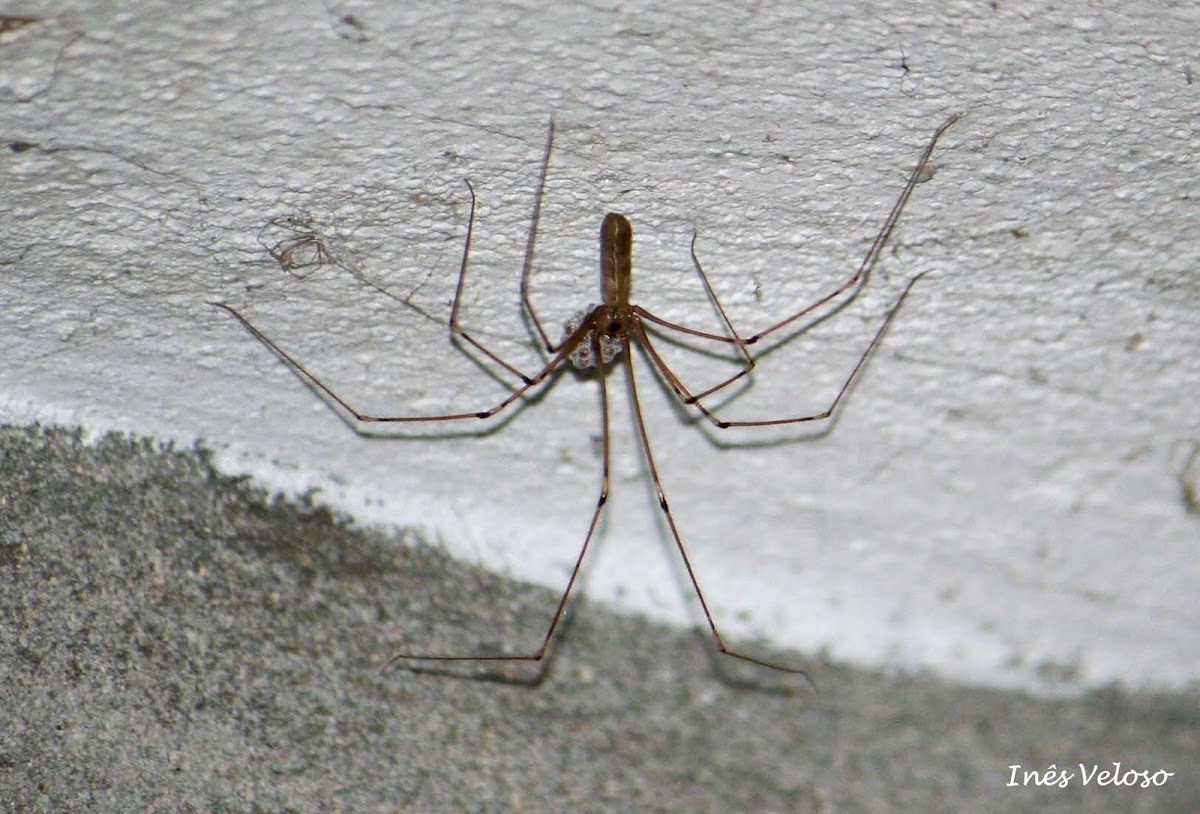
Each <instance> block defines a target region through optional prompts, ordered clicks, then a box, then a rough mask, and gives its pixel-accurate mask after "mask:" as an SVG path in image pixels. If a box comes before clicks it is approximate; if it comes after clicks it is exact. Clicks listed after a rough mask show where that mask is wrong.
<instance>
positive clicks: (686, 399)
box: [632, 321, 753, 423]
mask: <svg viewBox="0 0 1200 814" xmlns="http://www.w3.org/2000/svg"><path fill="white" fill-rule="evenodd" d="M632 331H633V333H634V336H636V337H637V340H638V342H640V343H641V346H642V347H643V348H644V349H645V351H646V355H647V356H649V357H650V361H651V363H652V364H653V366H654V372H655V373H656V374H657V375H658V377H659V378H660V379H661V380H662V381H663V382H665V383H666V385H667V387H669V388H670V389H671V392H672V393H673V394H674V395H675V398H676V399H677V400H678V401H679V403H680V404H682V405H684V406H685V407H688V406H695V407H696V408H697V409H698V410H700V412H701V413H703V414H704V415H705V416H706V417H707V418H708V419H709V420H710V421H713V422H714V423H715V422H716V421H717V419H716V418H714V417H713V415H712V413H711V412H709V409H708V408H707V407H705V406H704V404H703V403H702V402H701V401H699V399H702V398H704V397H706V396H710V395H712V394H713V393H716V392H717V391H718V390H723V389H725V388H726V387H728V386H729V385H731V384H733V383H734V382H736V381H737V380H738V379H740V378H742V377H743V376H745V375H746V374H747V373H749V372H750V371H751V370H752V369H753V367H752V365H751V366H749V367H743V368H741V369H740V370H738V372H737V373H734V374H733V375H732V376H730V377H729V378H727V379H725V380H724V381H722V382H721V383H719V384H717V385H714V386H713V387H710V388H708V389H707V390H705V391H704V392H702V393H700V394H699V395H692V393H691V392H690V391H689V390H688V388H687V385H685V384H684V383H683V380H682V379H680V378H679V376H678V375H677V374H676V373H675V371H673V370H671V368H670V366H669V365H668V364H667V362H666V360H665V359H663V358H662V355H661V354H660V353H659V352H658V349H657V348H655V347H654V343H653V342H652V341H651V340H650V334H649V333H648V332H647V331H646V329H645V328H643V327H642V325H641V323H640V322H636V321H635V322H634V323H633V326H632ZM751 362H753V357H751Z"/></svg>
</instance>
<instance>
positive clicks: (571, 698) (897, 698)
mask: <svg viewBox="0 0 1200 814" xmlns="http://www.w3.org/2000/svg"><path fill="white" fill-rule="evenodd" d="M553 601H554V597H553V596H552V595H551V594H550V593H549V592H547V591H545V590H542V589H536V588H531V587H528V586H525V585H521V584H514V583H511V582H507V581H505V580H504V579H501V578H499V577H497V576H494V575H491V574H488V573H485V572H482V571H480V570H478V569H476V568H472V567H468V566H464V565H462V564H459V563H456V562H454V561H451V560H449V559H448V558H447V557H445V556H444V555H442V554H440V553H439V551H438V550H437V549H436V548H435V547H433V546H430V545H427V544H425V543H423V542H422V541H420V540H418V539H415V538H414V537H413V536H411V535H406V534H396V535H392V536H389V535H385V534H382V533H380V532H377V531H364V530H361V529H356V528H354V527H353V526H351V525H350V524H348V523H346V522H344V521H342V520H340V519H338V518H336V517H334V516H331V515H330V513H329V512H328V511H326V510H323V509H322V508H320V507H319V506H317V505H289V504H284V503H281V502H278V501H272V500H271V499H270V498H269V497H268V496H265V495H263V494H261V493H258V492H255V491H254V490H252V489H250V488H248V487H247V486H246V484H245V483H243V482H238V481H231V480H229V479H227V478H224V477H222V476H221V475H219V474H217V473H216V472H214V471H213V470H212V469H211V468H210V467H209V466H208V465H207V464H206V462H205V458H204V454H203V453H202V452H200V453H199V454H197V453H196V452H194V451H177V450H170V449H162V448H159V447H158V446H156V444H155V443H153V442H151V441H145V440H129V439H125V438H120V437H113V436H110V437H107V438H105V439H103V440H101V441H99V442H98V443H96V444H94V445H91V444H87V443H83V442H81V440H80V438H79V437H78V435H76V434H72V433H71V432H67V431H63V430H43V429H41V428H37V427H33V428H30V427H9V428H3V429H0V606H2V608H0V811H4V812H56V813H57V812H75V811H88V812H122V814H124V813H125V812H132V811H189V812H190V811H205V812H218V811H247V812H248V811H264V812H265V811H270V812H277V811H278V812H283V811H287V812H290V811H296V812H299V811H347V812H349V811H353V812H392V811H420V812H441V811H580V812H586V811H632V810H637V811H688V812H694V811H722V812H727V811H753V812H858V811H862V812H876V811H912V812H917V811H920V812H938V811H954V812H992V811H995V812H1001V811H1002V812H1012V811H1027V812H1032V811H1037V812H1042V811H1046V812H1077V811H1087V812H1109V811H1112V812H1180V813H1181V814H1182V813H1183V812H1194V811H1197V810H1200V781H1198V779H1197V771H1196V768H1197V765H1200V713H1198V711H1197V710H1198V704H1197V697H1196V696H1195V695H1189V696H1155V697H1146V696H1140V695H1130V694H1127V693H1124V692H1122V691H1120V690H1117V689H1112V690H1106V691H1104V692H1101V693H1098V694H1094V695H1092V696H1090V697H1087V698H1084V699H1078V700H1045V699H1037V698H1033V697H1029V696H1025V695H1020V694H1006V693H1001V692H996V691H987V690H979V689H972V688H968V687H962V686H955V685H952V684H948V683H945V682H943V681H939V680H937V679H934V678H931V677H928V676H909V675H892V676H887V675H880V674H875V673H867V672H856V671H851V670H847V669H845V668H843V667H839V666H837V665H832V664H827V663H822V662H821V660H820V659H819V658H818V657H817V656H813V655H811V654H810V655H796V654H792V657H793V658H798V659H801V660H802V661H804V662H805V663H810V664H812V673H813V678H814V680H815V681H816V683H817V685H818V687H819V692H817V693H815V694H814V693H813V692H811V691H808V690H805V689H804V688H803V687H801V688H798V689H797V691H795V692H787V691H786V690H788V689H790V688H789V687H786V686H782V687H781V686H779V685H778V682H777V681H776V680H775V679H773V678H772V677H770V676H757V677H756V676H753V675H751V676H740V678H741V679H749V680H748V681H743V680H730V677H729V676H727V675H723V674H722V673H720V672H718V671H716V670H715V669H714V667H713V665H712V664H711V663H710V660H709V659H708V658H706V653H707V652H708V648H709V643H708V642H707V641H705V640H704V639H702V638H700V637H698V636H695V635H691V634H687V633H679V632H677V631H672V630H669V629H666V628H663V627H659V626H655V625H651V624H648V623H646V622H643V621H640V620H638V619H630V618H624V617H619V616H615V615H612V614H611V613H609V612H607V611H606V610H605V609H603V608H601V607H597V606H594V605H589V604H587V603H586V602H584V603H582V604H581V605H580V606H579V607H578V609H577V611H576V613H575V614H574V615H573V617H572V621H571V624H570V625H569V626H568V627H567V629H566V630H564V631H563V633H562V635H561V637H560V639H559V641H558V642H557V647H556V649H555V651H554V658H553V660H552V663H551V664H550V665H549V669H548V671H547V673H546V675H545V677H544V680H543V681H541V682H540V683H539V684H536V685H533V686H525V685H522V684H519V683H513V682H508V683H506V682H504V681H494V680H479V679H476V678H463V677H449V676H445V675H433V674H416V673H413V672H410V671H407V670H403V669H395V668H393V669H391V670H387V671H382V670H381V667H382V665H383V664H384V663H385V662H386V661H387V659H388V658H389V656H390V655H391V654H393V653H394V652H396V650H397V649H398V647H399V644H400V643H401V642H404V643H406V645H407V646H412V647H418V646H419V647H422V648H424V647H428V648H430V649H439V648H442V649H462V648H463V647H465V646H468V645H470V644H471V643H478V644H479V645H480V646H504V645H505V644H506V643H508V644H511V643H520V642H535V641H536V640H537V638H538V630H539V628H540V626H541V625H543V624H544V623H545V620H546V619H547V617H548V615H549V612H550V610H551V608H552V606H553ZM1053 621H1054V620H1052V619H1047V620H1046V624H1047V625H1052V624H1053ZM754 684H757V685H758V686H748V685H754ZM1114 761H1120V762H1121V763H1122V765H1123V766H1124V767H1133V768H1137V769H1144V770H1149V771H1150V772H1154V771H1158V770H1163V771H1166V772H1174V776H1173V777H1170V778H1169V779H1167V780H1166V782H1165V785H1163V786H1162V787H1158V788H1153V787H1152V788H1145V789H1143V788H1137V787H1135V788H1124V787H1122V788H1114V787H1112V786H1104V787H1101V786H1098V785H1097V783H1096V781H1095V779H1093V780H1092V782H1091V783H1087V784H1085V783H1084V781H1083V779H1082V777H1080V775H1079V766H1078V764H1080V763H1083V764H1085V765H1086V766H1089V767H1090V766H1091V764H1101V766H1102V768H1103V767H1104V766H1105V765H1106V764H1111V763H1112V762H1114ZM1013 764H1021V765H1022V766H1023V767H1024V768H1026V769H1038V770H1044V769H1046V768H1047V767H1048V766H1049V765H1051V764H1055V765H1056V766H1057V767H1060V768H1067V769H1069V770H1070V771H1071V772H1073V773H1074V775H1075V776H1074V777H1073V778H1072V779H1071V780H1070V781H1069V782H1068V783H1067V784H1066V787H1065V788H1063V787H1059V786H1057V785H1055V786H1052V787H1037V786H1031V785H1024V786H1018V787H1008V786H1007V785H1006V783H1007V781H1008V780H1009V776H1010V769H1009V766H1010V765H1013Z"/></svg>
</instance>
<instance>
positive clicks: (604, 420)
mask: <svg viewBox="0 0 1200 814" xmlns="http://www.w3.org/2000/svg"><path fill="white" fill-rule="evenodd" d="M591 342H592V354H593V356H592V358H594V359H596V361H597V363H598V364H599V365H603V364H604V362H603V357H602V356H601V354H600V342H599V338H598V334H594V335H593V337H592V339H591ZM626 353H627V354H628V350H626ZM596 378H597V379H598V381H599V384H600V427H601V437H602V439H603V442H602V445H603V464H602V475H601V482H600V496H599V497H598V498H597V499H596V508H595V509H593V510H592V519H591V521H590V522H589V523H588V528H587V535H586V536H585V537H584V538H583V545H582V546H581V547H580V549H579V556H577V557H576V558H575V566H574V567H573V568H572V569H571V576H570V578H569V579H568V580H567V587H566V588H564V589H563V592H562V596H561V597H559V600H558V605H557V606H556V607H555V608H554V616H553V617H551V619H550V627H549V628H548V629H547V630H546V636H545V637H544V638H543V639H542V646H541V647H539V648H538V649H537V651H536V652H533V653H525V654H515V655H512V654H510V655H481V656H442V655H434V654H430V653H401V654H399V655H396V656H393V657H392V659H391V661H389V662H388V666H391V665H392V664H394V663H396V662H397V661H535V662H540V661H541V660H542V659H544V658H545V657H546V653H547V652H548V651H549V649H550V642H551V641H552V640H553V639H554V632H555V630H557V629H558V625H559V622H561V621H562V617H563V614H564V613H565V612H566V609H567V601H568V599H569V598H570V596H571V589H572V588H574V587H575V583H576V582H577V581H578V578H579V569H580V568H581V567H583V560H584V558H585V557H586V556H587V552H588V547H589V546H590V545H591V543H592V539H593V538H594V537H595V536H596V528H597V526H599V524H600V516H601V515H602V514H603V512H604V507H605V505H606V504H607V503H608V490H609V480H610V478H609V449H610V444H609V429H608V385H607V383H606V382H605V376H604V370H603V368H602V367H601V368H599V369H598V370H597V376H596ZM385 669H386V668H385Z"/></svg>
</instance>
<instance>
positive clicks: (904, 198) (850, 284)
mask: <svg viewBox="0 0 1200 814" xmlns="http://www.w3.org/2000/svg"><path fill="white" fill-rule="evenodd" d="M962 115H963V114H961V113H955V114H954V115H953V116H951V117H950V118H949V119H947V120H946V121H945V122H943V123H942V126H941V127H939V128H938V129H937V130H935V131H934V133H933V136H932V137H931V138H930V139H929V143H928V144H926V145H925V149H924V150H922V151H921V157H920V158H919V159H917V164H916V166H915V167H913V171H912V172H911V173H910V174H909V176H908V181H907V182H906V183H905V184H904V189H903V190H902V191H901V192H900V197H898V198H897V199H896V202H895V203H894V204H892V211H891V212H890V213H888V216H887V220H885V221H884V222H883V227H882V228H881V229H880V230H879V233H878V234H877V235H875V240H873V241H872V242H871V247H870V248H869V249H868V250H867V254H866V257H864V258H863V261H862V263H860V264H859V266H858V269H857V270H856V271H855V272H854V274H853V275H852V276H851V277H850V278H849V279H848V280H846V281H845V282H843V283H842V284H841V285H839V286H838V287H837V288H835V289H834V290H833V291H831V292H829V293H828V294H826V295H825V296H824V297H821V298H820V299H819V300H817V301H816V302H814V303H812V304H811V305H808V306H806V307H804V308H802V309H800V310H799V311H797V312H796V313H794V314H792V315H791V316H790V317H787V318H786V319H783V320H781V321H779V322H776V323H775V324H774V325H772V326H770V327H769V328H766V329H764V330H761V331H759V332H758V333H756V334H754V335H753V336H749V337H746V339H745V340H744V341H745V344H747V345H753V344H754V343H755V342H758V341H759V340H761V339H763V338H765V337H767V336H769V335H771V334H773V333H775V332H776V331H778V330H780V329H782V328H786V327H787V326H788V325H791V324H792V323H794V322H796V321H797V320H800V319H803V318H804V317H806V316H808V315H809V314H811V313H812V312H813V311H816V310H817V309H818V308H821V307H823V306H825V305H827V304H828V303H830V302H831V301H833V300H835V299H837V298H838V297H840V296H841V295H842V294H844V293H845V292H847V291H849V290H850V289H854V288H856V287H857V286H860V283H863V282H865V280H866V278H867V277H868V276H869V275H870V273H871V268H872V266H874V265H875V261H876V259H877V258H878V257H879V252H880V250H881V249H882V248H883V247H884V245H885V244H886V243H887V241H888V238H889V237H891V234H892V230H893V229H894V228H895V227H896V222H897V221H898V220H899V219H900V214H901V213H902V212H903V211H904V207H905V205H907V204H908V199H909V196H911V195H912V191H913V188H915V187H916V185H917V182H918V181H920V180H921V174H922V173H923V172H924V170H925V166H926V165H927V164H928V163H929V157H930V156H931V155H932V154H933V148H934V147H936V146H937V143H938V139H940V138H941V137H942V134H943V133H945V132H946V130H947V129H949V127H950V126H951V125H952V124H954V123H955V122H956V121H958V120H959V119H960V118H962ZM859 290H861V287H859V288H858V289H857V290H856V291H855V292H854V294H852V295H851V299H853V298H854V297H856V296H858V291H859ZM655 321H658V322H659V324H663V323H662V322H661V320H655Z"/></svg>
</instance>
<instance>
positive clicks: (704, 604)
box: [625, 342, 816, 689]
mask: <svg viewBox="0 0 1200 814" xmlns="http://www.w3.org/2000/svg"><path fill="white" fill-rule="evenodd" d="M625 344H626V348H625V380H626V382H627V383H628V385H629V396H630V399H631V400H632V402H633V416H634V420H635V423H636V424H637V432H638V437H639V439H640V440H641V443H642V454H643V455H644V456H645V458H646V468H647V469H649V470H650V479H651V480H652V481H653V482H654V491H655V494H656V496H657V498H658V506H659V508H660V509H662V513H663V517H665V518H666V521H667V527H668V528H670V530H671V537H672V538H673V539H674V540H675V548H676V549H678V551H679V556H680V557H681V558H682V559H683V567H684V568H685V569H686V570H687V575H688V580H689V581H690V582H691V583H692V589H693V590H694V591H695V592H696V598H697V599H699V600H700V609H701V610H702V611H703V612H704V620H705V622H707V623H708V629H709V632H711V633H712V637H713V639H714V641H716V644H717V650H718V651H719V652H720V653H721V654H722V655H726V656H729V657H730V658H735V659H738V660H740V661H744V662H748V663H750V664H757V665H758V666H760V667H767V668H769V669H772V670H778V671H780V672H783V673H792V674H795V675H800V676H803V677H804V679H805V680H806V681H808V683H809V684H810V685H812V679H811V678H809V675H808V673H806V672H805V671H804V670H801V669H799V668H797V667H788V666H786V665H783V664H776V663H775V662H771V661H766V660H765V659H759V658H755V657H754V656H749V655H746V654H745V653H741V652H739V651H737V650H733V649H731V648H730V647H729V646H728V645H726V644H725V640H724V639H722V638H721V633H720V631H718V630H717V623H716V622H715V621H714V620H713V616H712V612H711V611H710V610H709V609H708V601H707V600H706V599H705V598H704V591H703V590H701V588H700V581H699V580H698V579H697V578H696V571H695V569H694V568H692V561H691V559H690V558H689V557H688V553H687V549H686V548H685V547H684V545H683V538H682V537H681V536H680V535H679V528H678V527H677V526H676V525H675V517H674V515H672V514H671V507H670V505H669V504H668V503H667V494H666V492H665V491H664V490H663V486H662V481H661V480H660V479H659V476H658V467H657V466H656V465H655V463H654V453H653V451H652V450H651V449H650V436H649V434H648V433H647V432H646V422H645V421H644V420H643V418H642V403H641V400H640V399H639V398H638V393H637V382H636V380H635V377H634V375H633V354H631V353H630V352H629V348H628V344H629V343H628V342H626V343H625ZM813 688H814V689H816V687H815V686H814V687H813Z"/></svg>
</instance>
